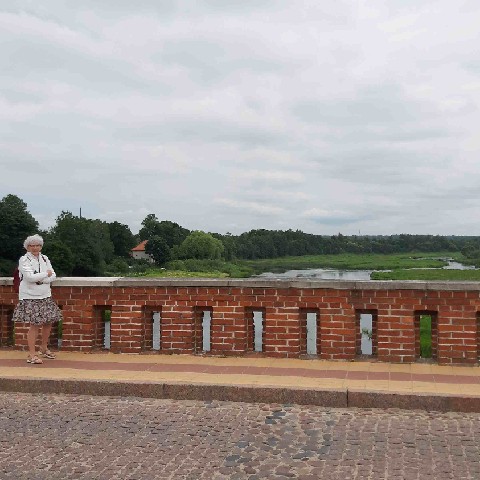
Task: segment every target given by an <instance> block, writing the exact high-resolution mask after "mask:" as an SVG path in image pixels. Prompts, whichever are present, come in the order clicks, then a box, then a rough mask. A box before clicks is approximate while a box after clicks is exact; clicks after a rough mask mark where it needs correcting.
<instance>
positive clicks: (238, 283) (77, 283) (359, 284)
mask: <svg viewBox="0 0 480 480" xmlns="http://www.w3.org/2000/svg"><path fill="white" fill-rule="evenodd" d="M12 284H13V278H12V277H0V286H2V285H12ZM52 285H53V286H54V287H55V286H57V287H230V288H327V289H339V290H426V291H428V290H432V291H438V290H442V291H477V290H480V282H459V281H449V282H437V281H431V282H425V281H418V280H402V281H397V280H357V281H348V280H316V279H308V280H306V279H301V280H299V279H295V278H293V279H292V278H289V279H284V278H281V279H280V278H256V277H252V278H190V277H189V278H164V277H163V278H162V277H155V278H153V277H148V278H144V277H138V278H132V277H60V278H57V279H56V280H55V282H54V283H53V284H52Z"/></svg>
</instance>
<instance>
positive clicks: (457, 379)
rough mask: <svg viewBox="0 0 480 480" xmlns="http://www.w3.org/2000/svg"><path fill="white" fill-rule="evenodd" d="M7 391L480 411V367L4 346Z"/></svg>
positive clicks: (0, 382) (0, 365)
mask: <svg viewBox="0 0 480 480" xmlns="http://www.w3.org/2000/svg"><path fill="white" fill-rule="evenodd" d="M0 391H10V392H30V393H71V394H89V395H110V396H136V397H151V398H171V399H183V400H225V401H244V402H263V403H271V402H281V403H295V404H302V405H319V406H328V407H362V408H370V407H382V408H403V409H425V410H429V411H432V410H435V411H463V412H480V368H479V367H478V366H474V367H459V366H439V365H435V364H425V363H417V364H401V365H400V364H388V363H380V362H367V361H356V362H329V361H325V360H317V359H315V360H300V359H276V358H262V357H259V356H252V357H226V358H219V357H208V356H205V357H204V356H198V355H195V356H194V355H158V354H157V355H126V354H123V355H122V354H111V353H106V352H104V353H96V354H85V353H73V352H59V354H58V358H57V359H56V360H45V363H44V364H43V365H29V364H27V363H26V353H25V352H21V351H15V350H9V349H0Z"/></svg>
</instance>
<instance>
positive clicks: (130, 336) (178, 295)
mask: <svg viewBox="0 0 480 480" xmlns="http://www.w3.org/2000/svg"><path fill="white" fill-rule="evenodd" d="M83 280H84V281H83V283H82V279H76V280H75V281H73V280H69V279H59V280H57V281H56V285H55V286H54V288H53V296H54V298H55V300H56V301H57V303H58V304H59V305H60V306H61V307H62V311H63V315H64V322H63V336H62V349H64V350H70V351H73V350H75V351H86V352H88V351H92V350H93V351H94V350H99V349H102V348H103V347H104V345H103V335H104V329H105V324H104V320H103V317H102V312H103V311H104V310H111V323H110V325H111V327H110V328H111V345H110V350H111V351H112V352H117V353H142V352H151V351H152V346H153V344H152V328H153V327H152V313H153V312H161V342H160V345H161V346H160V350H159V352H160V353H198V352H200V351H201V350H202V349H203V344H202V327H201V321H202V315H203V312H204V311H205V310H208V311H210V315H211V328H210V334H211V344H210V347H211V348H210V351H209V352H208V353H209V354H211V355H237V356H238V355H243V354H246V353H249V352H252V351H253V350H254V338H253V313H254V312H261V315H262V318H263V339H262V340H263V349H262V354H263V355H265V356H269V357H298V356H301V355H304V354H305V352H306V327H305V322H306V313H307V312H315V313H316V314H317V324H318V328H317V339H316V342H317V351H318V356H319V357H320V358H323V359H328V360H352V359H354V358H355V357H356V356H357V355H358V353H359V342H360V336H361V333H360V330H359V321H358V319H359V314H360V313H362V312H367V313H370V314H372V316H373V319H374V328H373V352H374V355H373V356H374V357H377V358H378V360H381V361H385V362H414V361H416V360H417V359H418V356H419V348H418V345H419V340H418V328H417V324H418V318H419V315H421V314H422V313H425V314H429V315H431V316H432V320H434V322H433V323H434V327H435V328H434V329H432V331H433V334H432V337H433V338H432V345H433V349H434V356H435V357H436V361H438V362H439V363H442V364H475V363H478V360H479V356H480V346H479V343H480V331H479V329H480V320H479V318H480V316H479V312H480V286H478V285H476V284H474V283H473V282H472V283H465V284H455V283H442V284H435V283H422V282H412V283H408V282H313V281H312V282H296V281H284V282H282V281H274V282H270V283H268V282H263V283H262V282H261V281H257V280H211V281H207V280H201V281H200V280H195V279H192V280H191V281H189V282H188V283H187V282H186V281H185V280H179V281H175V280H168V281H167V280H162V279H151V280H140V281H136V280H129V279H112V280H110V279H107V280H102V279H83ZM10 284H11V281H9V280H7V279H0V346H3V347H4V346H7V344H8V336H9V332H11V313H12V309H13V307H14V306H15V304H16V301H17V300H16V295H15V294H14V293H13V290H12V286H11V285H10ZM26 331H27V329H26V327H24V326H23V325H16V327H15V347H16V348H19V349H25V348H26Z"/></svg>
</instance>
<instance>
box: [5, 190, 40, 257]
mask: <svg viewBox="0 0 480 480" xmlns="http://www.w3.org/2000/svg"><path fill="white" fill-rule="evenodd" d="M37 232H38V222H37V221H36V220H35V218H34V217H33V216H32V215H31V214H30V213H29V212H28V210H27V204H26V203H25V202H24V201H23V200H21V199H20V198H19V197H17V196H16V195H11V194H10V195H7V196H5V197H3V198H2V200H0V257H1V258H5V259H8V260H17V259H18V258H19V257H21V256H22V255H23V254H24V253H25V250H24V248H23V241H24V240H25V238H27V237H28V236H29V235H33V234H35V233H37Z"/></svg>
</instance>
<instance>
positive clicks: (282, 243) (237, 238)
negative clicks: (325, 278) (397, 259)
mask: <svg viewBox="0 0 480 480" xmlns="http://www.w3.org/2000/svg"><path fill="white" fill-rule="evenodd" d="M34 233H40V235H42V236H43V237H44V239H45V247H44V250H43V251H44V253H45V254H46V255H48V256H49V257H50V258H51V260H52V262H53V264H54V265H55V269H56V270H57V271H58V272H59V274H61V275H66V276H102V275H106V274H123V273H126V272H128V271H129V270H130V269H132V268H133V269H135V268H140V267H142V266H143V268H145V262H141V261H135V260H133V259H132V257H131V249H132V248H133V247H134V246H135V245H137V244H138V243H140V242H141V241H143V240H147V244H146V252H147V253H148V254H150V255H151V256H152V258H153V259H154V260H155V263H156V264H157V265H158V266H167V267H168V266H169V265H178V262H182V261H183V260H188V259H196V260H200V261H228V262H235V260H255V259H264V258H277V257H284V256H301V255H321V254H340V253H359V254H361V253H384V254H387V253H408V252H436V251H445V252H458V251H461V252H462V253H463V254H464V255H465V256H466V257H467V258H468V259H469V260H470V261H471V262H472V263H475V264H477V265H478V266H480V237H475V236H440V235H410V234H400V235H390V236H382V235H368V236H367V235H363V236H360V235H358V236H356V235H353V236H347V235H342V234H341V233H339V234H337V235H313V234H309V233H305V232H302V231H301V230H286V231H283V230H266V229H255V230H250V231H249V232H245V233H242V234H240V235H232V234H230V233H227V234H224V235H222V234H219V233H208V232H203V231H191V230H188V229H186V228H184V227H182V226H180V225H179V224H177V223H175V222H172V221H170V220H159V219H158V218H157V216H156V215H155V214H149V215H147V216H146V217H145V219H144V220H143V221H142V227H141V229H140V231H139V232H138V233H137V234H133V233H132V231H131V230H130V228H129V227H128V226H127V225H124V224H122V223H120V222H117V221H114V222H105V221H102V220H98V219H88V218H84V217H80V216H76V215H74V214H72V213H71V212H68V211H62V212H61V213H60V215H59V216H58V217H57V218H56V221H55V225H54V226H53V227H52V228H50V229H48V230H41V229H39V224H38V222H37V220H36V219H35V218H34V217H33V216H32V215H31V213H30V212H29V211H28V207H27V204H26V203H25V202H24V201H23V200H22V199H21V198H19V197H17V196H16V195H12V194H9V195H6V196H5V197H4V198H3V199H1V200H0V274H1V275H6V276H9V275H11V273H12V271H13V268H14V266H15V264H16V262H17V261H18V258H19V257H20V256H21V255H23V254H24V249H23V240H24V239H25V238H26V237H27V236H28V235H32V234H34ZM175 262H177V263H175Z"/></svg>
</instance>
